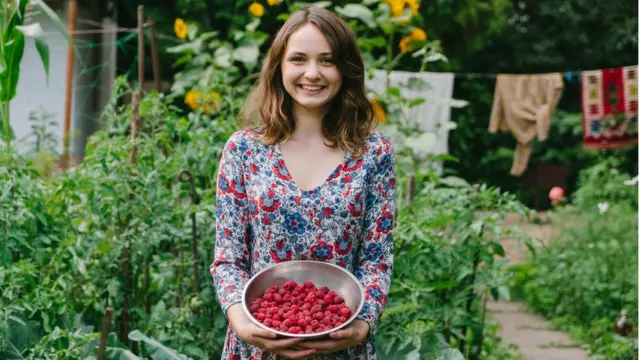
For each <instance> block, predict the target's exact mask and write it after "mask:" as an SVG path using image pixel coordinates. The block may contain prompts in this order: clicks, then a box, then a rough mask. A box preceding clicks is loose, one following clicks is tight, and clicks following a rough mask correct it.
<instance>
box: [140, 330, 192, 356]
mask: <svg viewBox="0 0 640 360" xmlns="http://www.w3.org/2000/svg"><path fill="white" fill-rule="evenodd" d="M129 339H130V340H133V341H142V342H143V343H144V347H145V349H146V350H147V351H148V352H149V356H150V357H151V358H152V359H153V360H188V359H190V358H188V357H186V356H185V355H181V354H178V353H177V352H176V351H175V350H173V349H170V348H168V347H167V346H164V345H162V344H161V343H160V342H158V341H157V340H154V339H152V338H150V337H147V336H146V335H144V334H143V333H141V332H140V330H134V331H132V332H130V333H129Z"/></svg>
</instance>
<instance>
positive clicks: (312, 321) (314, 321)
mask: <svg viewBox="0 0 640 360" xmlns="http://www.w3.org/2000/svg"><path fill="white" fill-rule="evenodd" d="M318 324H320V323H319V322H318V320H316V319H313V320H311V323H310V324H309V325H311V326H312V327H314V328H315V327H317V326H318Z"/></svg>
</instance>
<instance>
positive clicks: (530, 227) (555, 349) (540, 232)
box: [487, 214, 591, 360]
mask: <svg viewBox="0 0 640 360" xmlns="http://www.w3.org/2000/svg"><path fill="white" fill-rule="evenodd" d="M542 215H543V216H544V214H542ZM514 224H517V225H518V226H520V227H521V228H522V229H523V230H524V231H525V232H526V233H527V234H528V235H530V236H533V237H535V238H537V239H538V240H540V241H541V242H542V243H547V242H548V241H549V239H550V238H551V235H552V233H553V227H552V226H551V225H549V224H548V223H545V222H543V223H542V224H534V223H532V222H528V221H521V220H519V218H518V216H517V215H510V216H508V217H507V219H506V224H505V225H514ZM503 246H504V249H505V253H506V255H507V258H508V259H509V260H510V262H511V263H512V264H517V263H520V262H522V261H523V260H524V258H525V254H526V250H524V249H522V248H520V246H519V245H518V244H517V243H516V242H515V241H514V240H508V241H506V242H505V243H504V244H503ZM487 310H488V313H489V316H490V317H491V318H492V319H493V320H495V321H496V322H497V323H498V324H499V327H500V330H499V335H500V337H501V338H502V342H503V344H504V345H506V346H516V347H517V348H518V350H519V352H520V354H521V355H522V356H524V357H525V358H527V359H531V360H590V359H591V358H590V357H589V355H588V353H587V352H586V351H585V350H584V349H583V348H582V347H581V346H580V344H579V343H576V342H575V341H574V340H572V339H571V338H570V337H569V335H567V334H565V333H563V332H561V331H557V330H554V329H553V328H552V327H551V325H550V324H549V322H548V321H546V320H545V319H544V318H542V317H540V316H538V315H534V314H532V313H531V312H530V311H528V310H527V308H526V306H525V305H524V304H522V303H519V302H515V301H514V302H508V301H504V300H498V301H493V300H490V301H489V302H487Z"/></svg>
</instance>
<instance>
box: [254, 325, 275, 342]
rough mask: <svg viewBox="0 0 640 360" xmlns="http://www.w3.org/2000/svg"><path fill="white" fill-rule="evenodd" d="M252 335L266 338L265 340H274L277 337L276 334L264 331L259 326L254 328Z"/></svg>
mask: <svg viewBox="0 0 640 360" xmlns="http://www.w3.org/2000/svg"><path fill="white" fill-rule="evenodd" d="M252 335H253V336H258V337H261V338H266V339H275V338H276V336H277V335H276V333H274V332H271V331H269V330H265V329H263V328H261V327H259V326H256V327H255V328H254V329H253V334H252Z"/></svg>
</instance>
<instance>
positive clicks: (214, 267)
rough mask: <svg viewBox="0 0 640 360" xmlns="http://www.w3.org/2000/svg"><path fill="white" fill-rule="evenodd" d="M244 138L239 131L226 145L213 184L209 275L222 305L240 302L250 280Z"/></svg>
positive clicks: (223, 308) (224, 308) (225, 310)
mask: <svg viewBox="0 0 640 360" xmlns="http://www.w3.org/2000/svg"><path fill="white" fill-rule="evenodd" d="M245 147H246V139H244V138H242V137H240V136H239V135H238V133H236V134H234V135H233V136H231V138H230V139H229V140H228V141H227V143H226V144H225V147H224V149H223V152H222V156H221V159H220V165H219V170H218V176H217V183H216V241H215V249H214V260H213V263H212V264H211V268H210V270H211V275H212V276H213V282H214V285H215V289H216V292H217V295H218V300H219V301H220V306H221V307H222V311H223V313H224V314H225V315H226V313H227V309H228V308H229V307H230V306H231V305H233V304H234V303H237V302H240V301H242V291H243V289H244V285H245V283H246V282H247V280H248V279H249V269H250V260H249V259H250V257H249V246H248V243H249V234H250V227H249V225H250V224H249V215H248V211H247V208H248V206H247V203H248V201H247V194H246V191H245V181H244V171H243V165H242V153H243V148H245Z"/></svg>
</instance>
